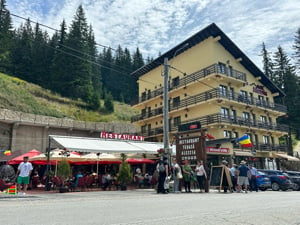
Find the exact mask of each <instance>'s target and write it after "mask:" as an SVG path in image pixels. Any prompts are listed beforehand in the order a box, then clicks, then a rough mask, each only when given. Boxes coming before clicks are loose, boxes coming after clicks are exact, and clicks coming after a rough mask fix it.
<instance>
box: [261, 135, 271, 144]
mask: <svg viewBox="0 0 300 225" xmlns="http://www.w3.org/2000/svg"><path fill="white" fill-rule="evenodd" d="M263 143H264V144H265V145H268V144H269V143H270V141H269V136H265V135H264V136H263Z"/></svg>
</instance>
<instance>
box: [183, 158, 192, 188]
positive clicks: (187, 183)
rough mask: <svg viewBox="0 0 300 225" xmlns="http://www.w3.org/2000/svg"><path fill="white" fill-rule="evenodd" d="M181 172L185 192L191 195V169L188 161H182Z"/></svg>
mask: <svg viewBox="0 0 300 225" xmlns="http://www.w3.org/2000/svg"><path fill="white" fill-rule="evenodd" d="M182 172H183V174H182V175H183V181H184V189H185V192H187V193H191V192H192V191H191V179H192V168H191V166H190V163H189V161H188V160H185V161H184V165H183V166H182Z"/></svg>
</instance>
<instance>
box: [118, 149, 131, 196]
mask: <svg viewBox="0 0 300 225" xmlns="http://www.w3.org/2000/svg"><path fill="white" fill-rule="evenodd" d="M121 157H122V163H121V164H120V166H119V172H118V175H117V180H118V182H119V184H120V188H121V190H122V191H125V190H127V184H128V183H130V182H131V179H132V175H131V168H130V165H129V164H128V162H126V161H125V160H126V155H125V154H124V153H122V154H121Z"/></svg>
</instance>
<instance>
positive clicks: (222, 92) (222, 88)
mask: <svg viewBox="0 0 300 225" xmlns="http://www.w3.org/2000/svg"><path fill="white" fill-rule="evenodd" d="M219 93H220V96H227V87H226V86H224V85H220V86H219Z"/></svg>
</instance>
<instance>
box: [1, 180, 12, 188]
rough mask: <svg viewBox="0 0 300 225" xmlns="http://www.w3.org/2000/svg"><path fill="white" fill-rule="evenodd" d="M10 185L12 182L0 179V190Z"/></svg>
mask: <svg viewBox="0 0 300 225" xmlns="http://www.w3.org/2000/svg"><path fill="white" fill-rule="evenodd" d="M12 185H14V183H6V182H5V181H4V180H3V179H0V190H1V191H4V190H5V189H8V188H9V187H11V186H12Z"/></svg>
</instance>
